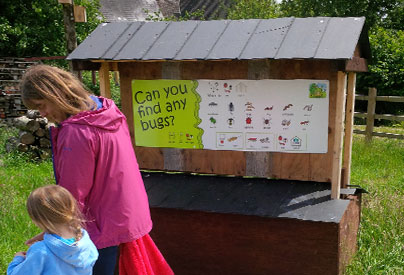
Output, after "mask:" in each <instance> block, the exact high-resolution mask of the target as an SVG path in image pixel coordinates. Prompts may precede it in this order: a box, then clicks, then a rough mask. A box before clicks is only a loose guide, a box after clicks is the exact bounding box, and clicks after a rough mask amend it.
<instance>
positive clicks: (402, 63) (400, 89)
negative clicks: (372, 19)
mask: <svg viewBox="0 0 404 275" xmlns="http://www.w3.org/2000/svg"><path fill="white" fill-rule="evenodd" d="M369 40H370V45H371V50H372V60H371V63H370V64H369V73H367V74H364V75H362V76H361V78H360V79H359V80H358V85H359V86H360V87H376V88H377V94H378V95H399V96H404V31H400V30H389V29H384V28H382V27H375V28H373V29H372V30H371V32H370V34H369Z"/></svg>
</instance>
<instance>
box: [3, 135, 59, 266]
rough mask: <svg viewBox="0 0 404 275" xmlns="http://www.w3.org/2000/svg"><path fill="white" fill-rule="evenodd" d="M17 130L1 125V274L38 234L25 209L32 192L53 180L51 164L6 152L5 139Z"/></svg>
mask: <svg viewBox="0 0 404 275" xmlns="http://www.w3.org/2000/svg"><path fill="white" fill-rule="evenodd" d="M14 134H15V131H13V130H10V129H7V128H0V217H1V219H0V232H1V241H0V253H1V255H2V256H1V257H0V274H5V273H6V269H7V266H8V263H9V262H10V261H11V260H12V258H13V256H14V254H15V253H16V252H18V251H25V250H26V249H27V247H26V246H25V245H24V242H25V241H26V240H27V239H29V238H30V237H31V236H34V235H36V234H38V233H39V232H40V231H39V229H38V228H37V227H36V226H35V225H34V224H33V223H32V222H31V220H30V218H29V216H28V213H27V211H26V208H25V202H26V199H27V197H28V195H29V193H30V192H31V191H32V190H33V189H35V188H37V187H39V186H42V185H45V184H52V183H54V179H53V171H52V163H51V161H45V162H41V163H37V162H34V161H31V160H29V158H28V156H26V155H23V154H17V153H10V154H9V153H6V152H5V150H4V144H5V140H6V138H7V137H8V136H10V135H14Z"/></svg>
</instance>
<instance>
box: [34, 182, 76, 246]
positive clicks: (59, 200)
mask: <svg viewBox="0 0 404 275" xmlns="http://www.w3.org/2000/svg"><path fill="white" fill-rule="evenodd" d="M27 209H28V214H29V216H30V217H31V219H32V220H33V221H34V222H35V224H36V225H38V226H39V227H40V228H41V229H42V230H43V231H45V232H47V233H51V234H56V232H57V229H56V227H57V226H58V225H68V226H69V227H70V228H71V229H72V231H73V232H74V234H75V237H76V240H80V239H81V237H82V232H81V228H82V227H83V222H84V220H83V218H82V215H81V212H80V209H79V208H78V205H77V202H76V200H75V199H74V197H73V195H72V194H71V193H70V192H69V191H68V190H67V189H65V188H63V187H62V186H59V185H46V186H43V187H39V188H37V189H35V190H34V191H32V192H31V194H30V195H29V197H28V200H27Z"/></svg>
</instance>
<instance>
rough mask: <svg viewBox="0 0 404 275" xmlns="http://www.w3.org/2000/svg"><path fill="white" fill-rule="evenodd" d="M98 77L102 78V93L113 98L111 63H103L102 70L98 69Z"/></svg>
mask: <svg viewBox="0 0 404 275" xmlns="http://www.w3.org/2000/svg"><path fill="white" fill-rule="evenodd" d="M98 77H99V80H100V95H101V96H103V97H106V98H111V87H110V83H109V64H108V63H107V62H104V63H101V67H100V70H99V71H98Z"/></svg>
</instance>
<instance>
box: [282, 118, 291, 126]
mask: <svg viewBox="0 0 404 275" xmlns="http://www.w3.org/2000/svg"><path fill="white" fill-rule="evenodd" d="M289 125H290V120H287V119H284V120H282V126H289Z"/></svg>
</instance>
